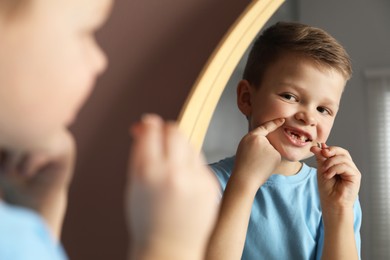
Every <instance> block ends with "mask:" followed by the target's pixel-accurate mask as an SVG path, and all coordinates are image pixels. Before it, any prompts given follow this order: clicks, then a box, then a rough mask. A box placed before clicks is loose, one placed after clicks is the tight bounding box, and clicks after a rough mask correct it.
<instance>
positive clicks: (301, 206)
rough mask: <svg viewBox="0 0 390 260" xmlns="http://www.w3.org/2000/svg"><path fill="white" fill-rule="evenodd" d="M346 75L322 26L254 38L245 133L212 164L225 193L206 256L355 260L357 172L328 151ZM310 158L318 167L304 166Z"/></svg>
mask: <svg viewBox="0 0 390 260" xmlns="http://www.w3.org/2000/svg"><path fill="white" fill-rule="evenodd" d="M351 74H352V70H351V64H350V60H349V57H348V55H347V53H346V52H345V50H344V49H343V47H342V46H341V45H340V44H339V43H338V42H337V41H336V40H335V39H334V38H333V37H331V36H330V35H329V34H327V33H326V32H324V31H323V30H321V29H318V28H313V27H310V26H306V25H303V24H299V23H283V22H280V23H277V24H275V25H274V26H271V27H270V28H268V29H267V30H265V31H264V32H263V34H262V35H261V36H260V37H259V38H257V40H256V41H255V43H254V45H253V47H252V50H251V52H250V54H249V58H248V61H247V64H246V68H245V71H244V76H243V80H242V81H241V82H240V83H239V84H238V87H237V104H238V107H239V109H240V111H241V112H242V113H243V114H244V115H245V116H246V117H247V119H248V123H249V133H248V134H247V135H246V136H244V137H243V139H242V140H241V142H240V144H239V146H238V149H237V154H236V156H235V157H232V158H227V159H225V160H222V161H220V162H218V163H214V164H212V165H211V168H212V169H213V171H214V172H215V174H216V176H217V177H218V179H219V181H220V184H221V186H222V188H223V189H224V194H223V198H222V203H221V209H220V216H219V219H218V222H217V225H216V228H215V230H214V233H213V235H212V238H211V242H210V244H209V249H208V258H209V259H224V260H225V259H240V258H241V257H242V259H267V260H270V259H278V260H279V259H294V260H295V259H332V260H335V259H348V260H350V259H358V258H359V256H360V235H359V229H360V224H361V209H360V205H359V202H358V200H357V196H358V190H359V187H360V179H361V174H360V172H359V170H358V169H357V168H356V166H355V164H354V163H353V161H352V159H351V157H350V155H349V153H348V151H346V150H344V149H342V148H340V147H336V146H327V145H326V144H325V142H326V140H327V138H328V136H329V133H330V131H331V128H332V125H333V122H334V119H335V116H336V114H337V111H338V109H339V103H340V99H341V95H342V92H343V90H344V87H345V85H346V82H347V81H348V80H349V78H350V77H351ZM317 144H318V145H317ZM312 153H314V155H315V157H316V159H317V166H318V168H317V169H318V170H316V169H314V168H311V167H309V166H307V165H305V164H304V163H301V162H300V160H303V159H306V158H308V157H310V156H312Z"/></svg>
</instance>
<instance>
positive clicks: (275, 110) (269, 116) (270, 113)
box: [252, 100, 292, 127]
mask: <svg viewBox="0 0 390 260" xmlns="http://www.w3.org/2000/svg"><path fill="white" fill-rule="evenodd" d="M262 104H264V105H262V106H261V108H259V109H257V110H256V111H255V112H254V113H253V118H252V125H253V126H255V127H257V126H260V125H262V124H264V123H265V122H268V121H270V120H274V119H277V118H288V117H290V116H291V114H292V110H291V108H289V106H288V104H286V103H284V102H279V101H278V100H275V101H273V102H266V103H262Z"/></svg>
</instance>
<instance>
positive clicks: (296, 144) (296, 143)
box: [284, 129, 309, 147]
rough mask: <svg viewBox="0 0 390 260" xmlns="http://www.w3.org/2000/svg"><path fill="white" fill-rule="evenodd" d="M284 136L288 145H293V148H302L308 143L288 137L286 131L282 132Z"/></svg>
mask: <svg viewBox="0 0 390 260" xmlns="http://www.w3.org/2000/svg"><path fill="white" fill-rule="evenodd" d="M284 134H285V135H286V137H287V139H288V140H289V141H290V143H291V144H292V145H294V146H297V147H303V146H306V145H307V144H308V143H309V142H302V141H301V140H299V139H298V138H295V137H293V136H291V135H289V134H288V132H287V130H286V129H285V130H284Z"/></svg>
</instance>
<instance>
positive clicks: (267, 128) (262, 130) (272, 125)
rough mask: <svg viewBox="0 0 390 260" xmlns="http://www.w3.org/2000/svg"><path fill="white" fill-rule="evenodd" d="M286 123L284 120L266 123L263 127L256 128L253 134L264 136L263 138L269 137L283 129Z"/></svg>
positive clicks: (279, 119)
mask: <svg viewBox="0 0 390 260" xmlns="http://www.w3.org/2000/svg"><path fill="white" fill-rule="evenodd" d="M284 122H285V119H284V118H278V119H274V120H271V121H268V122H265V123H264V124H262V125H261V126H258V127H257V128H255V129H254V130H253V131H252V132H253V133H254V134H258V135H262V136H267V135H268V134H269V133H271V132H273V131H275V130H276V129H278V128H279V127H281V126H282V125H283V124H284Z"/></svg>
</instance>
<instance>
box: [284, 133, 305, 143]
mask: <svg viewBox="0 0 390 260" xmlns="http://www.w3.org/2000/svg"><path fill="white" fill-rule="evenodd" d="M287 133H288V134H289V135H290V136H291V137H292V138H294V139H299V140H300V141H301V142H307V140H309V139H308V138H307V137H306V136H304V135H299V134H297V133H295V132H292V131H287Z"/></svg>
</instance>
